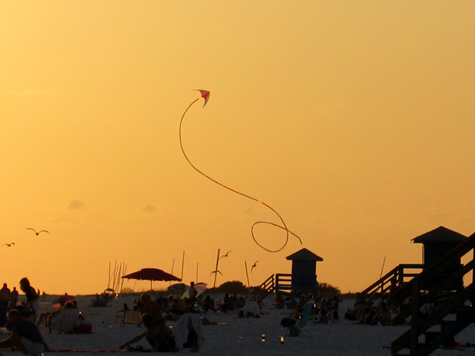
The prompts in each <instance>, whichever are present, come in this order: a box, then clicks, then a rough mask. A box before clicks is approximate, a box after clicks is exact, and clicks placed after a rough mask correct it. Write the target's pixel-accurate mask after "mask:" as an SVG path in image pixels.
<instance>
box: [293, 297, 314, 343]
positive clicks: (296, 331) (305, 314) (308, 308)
mask: <svg viewBox="0 0 475 356" xmlns="http://www.w3.org/2000/svg"><path fill="white" fill-rule="evenodd" d="M312 308H313V300H309V301H308V302H307V304H305V307H304V308H303V311H302V315H301V317H300V320H298V322H297V323H296V324H295V325H291V326H289V327H288V328H287V331H288V334H289V336H299V335H300V332H301V331H302V330H304V331H305V332H306V333H307V334H308V336H310V337H312V335H310V332H309V331H308V329H307V322H308V319H309V317H310V313H311V312H312Z"/></svg>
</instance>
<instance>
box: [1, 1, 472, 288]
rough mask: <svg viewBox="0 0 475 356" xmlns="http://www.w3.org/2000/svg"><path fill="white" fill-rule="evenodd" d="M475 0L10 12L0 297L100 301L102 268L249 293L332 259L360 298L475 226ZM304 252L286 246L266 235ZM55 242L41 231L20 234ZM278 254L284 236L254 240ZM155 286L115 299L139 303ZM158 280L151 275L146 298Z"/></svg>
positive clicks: (4, 74) (4, 51)
mask: <svg viewBox="0 0 475 356" xmlns="http://www.w3.org/2000/svg"><path fill="white" fill-rule="evenodd" d="M474 5H475V4H474V2H473V1H472V0H467V1H438V0H432V1H389V0H382V1H381V0H378V1H365V0H363V1H354V0H346V1H344V0H341V1H320V0H312V1H310V0H308V1H303V0H302V1H289V0H285V1H283V0H266V1H264V0H253V1H228V0H220V1H217V0H215V1H207V0H203V1H182V0H174V1H161V0H139V1H137V0H109V1H105V0H82V1H61V0H51V1H50V0H38V1H23V0H17V1H2V2H0V59H1V62H0V63H1V65H0V123H1V129H0V149H1V150H0V166H1V167H2V174H1V175H0V195H1V200H0V202H1V203H0V216H1V224H0V244H2V245H3V244H4V243H10V242H15V245H14V246H11V247H7V246H2V247H0V258H1V264H2V268H1V273H0V283H3V282H5V283H7V284H8V286H9V287H10V288H11V287H13V286H16V287H17V289H18V281H19V280H20V278H22V277H28V278H29V279H30V281H31V284H32V285H33V286H34V287H35V288H39V289H40V290H41V291H45V292H46V293H64V292H68V293H69V294H79V293H81V294H86V293H97V292H101V291H103V290H104V289H105V288H106V287H108V285H107V284H108V274H109V272H108V269H109V263H110V262H111V263H112V265H114V263H115V261H117V263H124V264H127V272H133V271H135V270H138V269H141V268H144V267H158V268H161V269H164V270H166V271H167V272H172V266H173V274H175V275H178V276H180V275H181V264H182V255H183V251H185V261H184V262H185V267H184V270H183V277H184V282H186V283H189V282H190V281H192V280H196V274H197V272H198V280H199V281H203V282H207V283H209V284H211V285H212V284H213V275H211V274H210V273H211V271H213V270H214V268H215V262H216V254H217V249H218V248H220V249H221V251H222V253H224V252H227V251H229V250H232V252H231V253H230V254H229V257H227V258H223V259H221V261H220V265H219V270H220V271H221V272H222V275H218V277H217V284H218V285H219V284H221V283H223V282H225V281H230V280H240V281H243V282H244V283H247V281H246V274H245V268H244V262H245V261H247V263H248V265H249V266H250V265H252V264H253V262H254V261H259V262H258V265H257V267H256V268H254V270H253V271H252V273H250V274H249V277H250V282H251V284H252V285H258V284H260V283H261V282H263V281H264V280H265V279H266V278H267V277H269V276H270V275H271V274H273V273H290V270H291V264H290V261H287V260H286V258H285V257H286V256H288V255H290V254H293V253H294V252H296V251H298V250H299V249H301V248H303V247H305V248H307V249H309V250H310V251H312V252H314V253H315V254H317V255H319V256H321V257H322V258H323V259H324V261H323V262H319V263H318V265H317V273H318V280H319V281H320V282H325V283H330V284H332V285H335V286H338V287H339V288H340V289H341V290H342V291H343V292H348V291H352V292H356V291H360V290H362V289H364V288H365V287H367V286H368V285H369V284H371V283H372V282H374V281H375V280H376V279H377V278H378V277H379V275H380V272H381V268H382V263H383V260H384V258H385V259H386V260H385V271H389V270H390V269H392V268H394V267H395V266H396V265H397V264H400V263H421V261H422V246H420V245H417V244H411V239H412V238H414V237H416V236H418V235H421V234H423V233H425V232H427V231H429V230H432V229H435V228H437V227H439V226H441V225H442V226H445V227H447V228H449V229H451V230H454V231H457V232H459V233H461V234H464V235H466V236H470V235H471V234H472V233H474V232H475V220H474V213H475V141H474V139H473V138H474V134H475V100H474V99H475V98H474V96H475V95H474V94H475V66H474V63H475V6H474ZM195 89H205V90H209V91H210V92H211V96H210V100H209V102H208V104H207V105H206V106H205V107H204V108H203V101H202V100H200V101H199V102H197V103H196V104H194V105H193V106H192V107H191V108H190V110H189V111H188V112H187V114H186V116H185V119H184V122H183V145H184V147H185V150H186V152H187V154H188V157H189V159H190V160H191V161H192V162H193V164H194V165H195V166H196V167H198V168H199V169H200V170H202V171H203V172H205V173H206V174H207V175H209V176H210V177H212V178H213V179H215V180H217V181H219V182H222V183H223V184H225V185H227V186H229V187H232V188H233V189H235V190H237V191H240V192H242V193H244V194H247V195H249V196H252V197H255V198H257V199H259V200H260V201H264V202H265V203H267V204H269V205H270V206H272V208H274V209H275V210H276V211H277V212H278V213H279V214H280V215H281V216H282V218H283V219H284V220H285V223H286V224H287V226H288V228H289V229H290V230H291V231H292V232H294V233H296V234H297V235H298V236H300V238H301V239H302V241H303V245H300V243H299V241H298V240H297V239H296V238H295V237H292V236H291V237H290V239H289V242H288V244H287V246H286V247H285V248H284V249H283V250H282V251H280V252H278V253H269V252H266V251H265V250H263V249H261V248H260V247H258V246H257V245H256V244H255V243H254V242H253V240H252V237H251V235H250V228H251V226H252V224H253V223H254V222H255V221H262V220H266V221H270V222H273V223H276V224H279V223H280V221H279V220H278V218H277V216H276V215H275V214H274V213H272V211H270V210H269V209H267V208H265V207H264V206H263V205H262V204H260V203H257V202H255V201H252V200H250V199H247V198H245V197H244V196H241V195H238V194H235V193H233V192H231V191H229V190H226V189H223V187H220V186H218V185H217V184H215V183H213V182H211V181H210V180H207V179H206V178H205V177H203V176H202V175H200V174H198V173H197V172H196V171H195V170H194V169H193V168H192V167H191V166H190V165H189V164H188V162H187V161H186V160H185V158H184V156H183V154H182V152H181V150H180V144H179V136H178V128H179V122H180V118H181V116H182V114H183V112H184V110H185V109H186V108H187V107H188V105H189V104H190V103H191V102H192V101H193V100H195V99H197V98H199V97H200V94H199V92H197V91H194V90H195ZM28 227H32V228H35V229H46V230H48V231H49V234H46V233H43V234H40V235H39V236H35V234H34V233H33V232H32V231H30V230H26V228H28ZM256 237H257V238H258V240H259V242H260V243H262V244H264V245H265V246H267V247H268V248H270V249H277V248H279V247H281V246H282V245H283V243H284V240H285V232H284V231H283V230H281V229H278V228H275V227H273V226H271V225H267V226H263V225H260V226H258V227H257V228H256ZM149 285H150V284H149V283H148V282H134V281H126V282H125V283H124V287H127V288H133V289H135V290H140V289H146V288H148V287H149ZM166 286H168V283H165V282H156V283H154V287H155V288H165V287H166Z"/></svg>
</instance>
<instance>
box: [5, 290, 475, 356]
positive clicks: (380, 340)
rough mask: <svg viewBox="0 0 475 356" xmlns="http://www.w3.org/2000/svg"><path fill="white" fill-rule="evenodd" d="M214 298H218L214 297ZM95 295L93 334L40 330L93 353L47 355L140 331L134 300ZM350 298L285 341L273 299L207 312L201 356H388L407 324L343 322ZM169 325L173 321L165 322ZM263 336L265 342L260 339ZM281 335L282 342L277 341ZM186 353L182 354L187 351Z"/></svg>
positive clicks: (474, 337)
mask: <svg viewBox="0 0 475 356" xmlns="http://www.w3.org/2000/svg"><path fill="white" fill-rule="evenodd" d="M216 297H217V298H219V296H216ZM93 298H94V296H81V297H78V298H77V300H78V306H79V310H80V311H81V312H82V314H83V315H84V316H85V318H86V320H87V322H88V323H90V324H91V325H92V334H57V333H54V332H53V334H48V329H47V328H46V327H44V326H41V327H40V330H41V331H42V333H43V334H44V338H45V341H46V342H47V343H48V345H49V346H50V348H52V349H74V350H91V351H93V350H96V351H95V352H87V353H85V352H75V353H70V352H68V353H65V352H61V353H57V352H55V353H50V352H47V353H45V354H55V355H63V354H64V355H68V354H69V355H80V354H87V355H101V354H103V352H100V351H102V350H116V351H117V350H118V349H119V345H120V344H122V343H124V342H126V341H128V340H129V339H131V338H133V337H134V336H136V335H138V334H140V333H142V332H143V330H144V329H143V328H142V327H137V326H136V325H134V324H125V325H124V324H123V323H122V315H121V313H119V310H120V309H121V308H122V305H123V303H127V304H128V305H129V306H132V305H133V303H134V300H135V298H136V296H119V297H118V298H116V299H114V300H113V301H112V302H111V303H110V306H107V307H91V306H89V305H90V304H91V300H92V299H93ZM53 299H54V297H53V296H47V297H46V298H43V299H42V300H41V311H49V310H53V309H52V307H51V301H52V300H53ZM352 306H353V300H344V301H343V303H341V304H340V309H339V312H340V317H341V320H340V321H338V322H335V323H330V324H315V323H314V322H313V321H312V320H310V321H309V322H308V324H307V329H308V331H309V333H310V335H308V334H307V333H305V332H303V331H302V332H301V334H300V336H297V337H290V336H288V335H287V332H286V329H285V328H283V327H282V326H281V325H280V321H281V319H282V318H284V317H287V316H289V314H290V310H289V309H275V308H273V306H272V296H269V297H268V298H266V300H265V308H264V309H263V314H262V315H261V316H260V318H259V319H254V318H253V319H240V318H238V317H237V315H235V314H222V313H214V312H209V313H208V314H207V315H206V316H207V318H208V319H209V320H210V321H214V322H217V323H218V325H206V326H204V333H205V346H204V347H203V348H201V349H200V351H199V354H200V355H203V356H205V355H206V356H208V355H209V356H214V355H216V356H218V355H219V356H222V355H286V356H287V355H289V356H290V355H298V356H305V355H309V356H310V355H325V356H332V355H345V356H351V355H367V356H380V355H388V356H390V355H391V352H390V349H389V347H390V345H391V342H392V341H393V340H394V339H396V338H397V337H398V336H400V335H401V334H402V333H403V332H404V331H406V330H407V329H408V328H409V326H407V325H402V326H381V325H376V326H368V325H356V324H353V322H352V321H348V320H344V319H343V316H344V314H345V311H346V310H347V308H352ZM169 324H170V325H173V322H170V323H169ZM262 334H265V342H263V341H261V335H262ZM281 336H284V343H281V341H280V337H281ZM456 341H458V342H460V343H461V344H463V345H465V344H467V343H475V326H474V325H473V324H472V325H471V326H469V327H468V328H466V329H465V330H463V331H462V332H461V333H460V334H459V335H457V337H456ZM137 345H142V346H143V347H144V348H145V349H148V348H150V346H149V345H148V343H147V342H146V340H145V339H142V340H141V341H139V342H138V343H136V344H134V345H133V346H137ZM0 351H1V353H2V354H3V355H5V356H7V355H21V353H20V352H18V351H11V350H5V349H3V350H0ZM189 352H190V351H189V350H187V349H186V350H185V351H183V352H181V354H183V353H189ZM121 354H126V355H129V354H130V355H140V354H142V353H138V352H127V351H122V352H121ZM432 355H435V356H449V355H450V356H455V355H465V356H468V355H475V347H471V348H458V349H457V348H455V349H439V350H436V351H435V352H434V353H433V354H432Z"/></svg>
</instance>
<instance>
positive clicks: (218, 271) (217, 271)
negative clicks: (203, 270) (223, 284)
mask: <svg viewBox="0 0 475 356" xmlns="http://www.w3.org/2000/svg"><path fill="white" fill-rule="evenodd" d="M213 273H214V274H216V273H219V274H220V275H223V274H222V273H221V271H220V270H216V271H212V272H211V273H210V274H209V275H210V276H211V275H212V274H213Z"/></svg>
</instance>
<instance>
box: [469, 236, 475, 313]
mask: <svg viewBox="0 0 475 356" xmlns="http://www.w3.org/2000/svg"><path fill="white" fill-rule="evenodd" d="M473 236H475V235H472V236H470V237H473ZM472 261H475V239H473V244H472ZM473 286H475V270H474V269H473V267H472V289H471V291H470V302H471V303H472V311H473V310H475V305H474V304H475V295H474V294H475V289H474V288H473Z"/></svg>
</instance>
